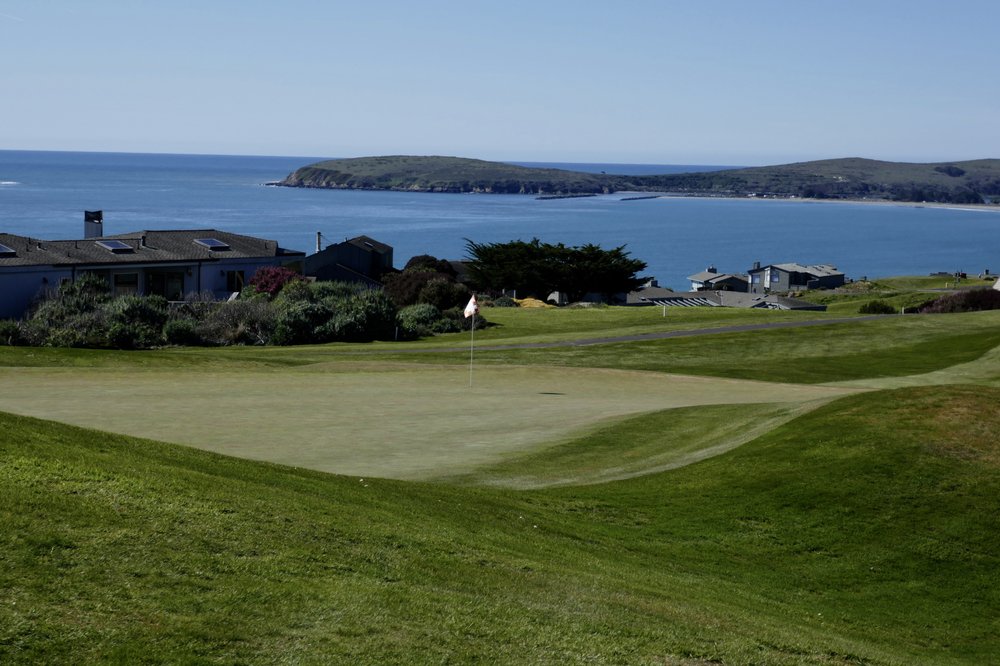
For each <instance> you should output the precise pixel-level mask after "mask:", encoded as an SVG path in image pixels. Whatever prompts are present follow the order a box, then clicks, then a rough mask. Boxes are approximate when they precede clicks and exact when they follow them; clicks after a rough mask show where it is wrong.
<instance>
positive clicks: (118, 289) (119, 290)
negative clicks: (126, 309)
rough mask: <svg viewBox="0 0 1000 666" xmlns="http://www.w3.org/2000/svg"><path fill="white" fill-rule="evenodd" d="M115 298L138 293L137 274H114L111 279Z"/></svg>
mask: <svg viewBox="0 0 1000 666" xmlns="http://www.w3.org/2000/svg"><path fill="white" fill-rule="evenodd" d="M112 285H113V287H114V292H115V296H128V295H129V294H138V293H139V274H138V273H115V275H114V278H113V279H112Z"/></svg>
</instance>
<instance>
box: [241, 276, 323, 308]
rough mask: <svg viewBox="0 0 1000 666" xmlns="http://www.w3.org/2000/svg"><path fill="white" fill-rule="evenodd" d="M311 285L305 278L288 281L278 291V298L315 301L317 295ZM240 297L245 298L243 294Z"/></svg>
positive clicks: (291, 301) (280, 299) (294, 300)
mask: <svg viewBox="0 0 1000 666" xmlns="http://www.w3.org/2000/svg"><path fill="white" fill-rule="evenodd" d="M311 286H312V285H310V284H309V283H308V282H306V281H305V280H291V281H290V282H286V283H285V286H284V287H282V288H281V291H280V292H279V293H278V296H277V300H279V301H282V302H287V303H300V302H309V301H315V300H316V297H315V294H314V293H313V290H312V289H311V288H310V287H311ZM240 298H243V295H242V294H240Z"/></svg>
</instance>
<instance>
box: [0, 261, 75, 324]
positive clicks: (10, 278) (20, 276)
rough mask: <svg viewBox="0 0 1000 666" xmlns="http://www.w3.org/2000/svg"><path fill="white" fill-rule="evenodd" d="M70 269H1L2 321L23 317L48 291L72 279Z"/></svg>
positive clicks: (0, 305) (34, 267)
mask: <svg viewBox="0 0 1000 666" xmlns="http://www.w3.org/2000/svg"><path fill="white" fill-rule="evenodd" d="M71 277H72V271H71V270H70V269H59V268H55V267H52V266H12V267H8V268H3V269H0V319H17V318H20V317H22V316H23V315H24V314H25V313H26V312H27V311H28V310H29V309H30V308H31V305H32V303H34V301H35V299H36V298H37V297H39V296H41V295H43V294H44V293H45V291H46V290H47V289H56V288H58V287H59V283H60V281H61V280H63V279H64V278H65V279H70V278H71Z"/></svg>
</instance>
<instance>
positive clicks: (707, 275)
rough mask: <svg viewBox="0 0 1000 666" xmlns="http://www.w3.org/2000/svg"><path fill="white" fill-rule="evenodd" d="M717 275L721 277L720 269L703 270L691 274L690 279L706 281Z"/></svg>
mask: <svg viewBox="0 0 1000 666" xmlns="http://www.w3.org/2000/svg"><path fill="white" fill-rule="evenodd" d="M715 277H719V273H718V271H702V272H701V273H695V274H694V275H689V276H688V280H691V281H692V282H704V281H705V280H711V279H712V278H715Z"/></svg>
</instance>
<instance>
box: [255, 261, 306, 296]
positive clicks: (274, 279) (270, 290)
mask: <svg viewBox="0 0 1000 666" xmlns="http://www.w3.org/2000/svg"><path fill="white" fill-rule="evenodd" d="M298 280H302V276H301V275H299V274H298V273H296V272H295V271H293V270H292V269H290V268H285V267H284V266H263V267H261V268H258V269H257V271H256V272H255V273H254V274H253V277H251V278H250V282H248V285H249V286H251V287H253V288H254V289H255V290H256V291H257V292H258V293H262V294H267V295H268V296H269V297H271V298H274V297H275V296H277V295H278V293H279V292H280V291H281V290H282V288H284V286H285V285H286V284H288V283H289V282H293V281H298Z"/></svg>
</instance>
